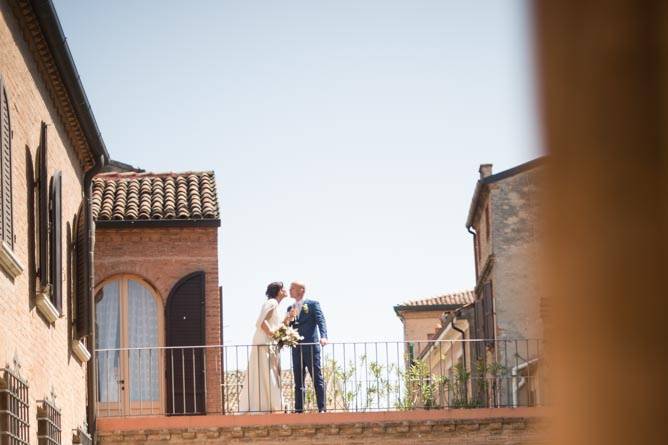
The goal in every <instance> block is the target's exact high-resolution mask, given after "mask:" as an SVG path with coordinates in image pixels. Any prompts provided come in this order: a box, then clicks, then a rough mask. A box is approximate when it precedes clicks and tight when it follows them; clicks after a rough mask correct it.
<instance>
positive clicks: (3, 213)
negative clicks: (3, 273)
mask: <svg viewBox="0 0 668 445" xmlns="http://www.w3.org/2000/svg"><path fill="white" fill-rule="evenodd" d="M11 143H12V134H11V125H10V121H9V101H8V100H7V92H6V91H5V88H4V85H3V82H2V78H1V77H0V240H2V241H4V242H5V243H6V244H7V245H9V246H10V247H12V248H13V247H14V228H13V226H12V148H11Z"/></svg>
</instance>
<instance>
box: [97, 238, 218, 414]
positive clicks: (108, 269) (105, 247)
mask: <svg viewBox="0 0 668 445" xmlns="http://www.w3.org/2000/svg"><path fill="white" fill-rule="evenodd" d="M200 270H201V271H204V272H205V274H206V278H205V279H206V281H205V308H206V311H205V314H206V320H205V323H206V338H205V340H206V344H209V345H218V344H220V343H221V340H222V339H221V301H220V297H219V290H218V286H219V284H218V229H217V228H211V227H201V228H198V227H178V228H138V229H100V228H98V229H97V230H96V232H95V283H96V288H97V287H98V286H99V285H100V284H101V283H103V282H104V281H106V280H109V279H110V278H113V277H114V276H117V275H121V274H130V275H134V276H137V277H139V278H142V279H143V280H144V281H146V282H147V283H149V284H150V285H151V286H152V287H153V289H154V290H155V291H156V293H157V294H158V295H159V297H160V298H161V300H162V304H163V307H164V305H165V303H166V300H167V297H168V296H169V293H170V291H171V290H172V288H173V286H174V285H175V284H176V283H177V282H178V281H179V280H180V279H181V278H183V277H185V276H186V275H188V274H190V273H192V272H196V271H200ZM161 334H164V333H161ZM213 353H214V352H213V351H210V353H209V354H208V355H207V368H208V369H207V388H208V393H207V403H206V409H207V412H220V410H221V400H220V391H217V390H215V388H220V384H221V375H220V366H218V365H219V363H220V360H217V359H216V357H214V356H212V355H211V354H213Z"/></svg>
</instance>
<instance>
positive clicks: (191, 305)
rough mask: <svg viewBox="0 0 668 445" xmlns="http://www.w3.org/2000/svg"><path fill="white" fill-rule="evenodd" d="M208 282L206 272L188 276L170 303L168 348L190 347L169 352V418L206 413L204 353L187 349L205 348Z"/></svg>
mask: <svg viewBox="0 0 668 445" xmlns="http://www.w3.org/2000/svg"><path fill="white" fill-rule="evenodd" d="M204 278H205V274H204V272H195V273H192V274H190V275H187V276H186V277H184V278H182V279H181V280H180V281H179V282H178V283H177V284H176V285H175V286H174V288H173V289H172V291H171V292H170V294H169V297H168V299H167V305H166V307H165V320H166V329H167V335H166V338H167V346H177V347H178V346H185V347H186V348H183V349H171V350H168V351H169V352H168V353H167V355H166V357H165V359H166V366H165V368H166V381H167V413H168V414H192V413H204V376H205V374H204V354H203V349H201V348H200V349H192V348H187V346H199V345H204V344H205V342H204V332H205V331H204ZM183 370H185V373H184V371H183ZM172 382H173V384H172ZM184 388H185V391H184Z"/></svg>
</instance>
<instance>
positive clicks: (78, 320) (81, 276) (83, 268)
mask: <svg viewBox="0 0 668 445" xmlns="http://www.w3.org/2000/svg"><path fill="white" fill-rule="evenodd" d="M89 209H90V207H89V206H88V199H87V198H84V200H83V202H82V203H81V206H80V207H79V213H78V214H77V219H76V227H75V228H74V230H75V233H74V236H75V245H74V256H75V258H74V271H75V272H74V273H75V282H76V285H75V286H76V288H75V292H74V295H75V298H76V303H75V310H76V315H75V326H76V330H77V337H79V338H81V337H85V336H86V335H89V334H90V329H91V319H90V317H91V296H92V289H91V283H92V280H91V279H90V276H91V271H92V262H91V257H92V242H91V241H92V240H91V238H90V233H89V230H88V228H89V227H92V224H91V221H90V219H91V214H90V210H89Z"/></svg>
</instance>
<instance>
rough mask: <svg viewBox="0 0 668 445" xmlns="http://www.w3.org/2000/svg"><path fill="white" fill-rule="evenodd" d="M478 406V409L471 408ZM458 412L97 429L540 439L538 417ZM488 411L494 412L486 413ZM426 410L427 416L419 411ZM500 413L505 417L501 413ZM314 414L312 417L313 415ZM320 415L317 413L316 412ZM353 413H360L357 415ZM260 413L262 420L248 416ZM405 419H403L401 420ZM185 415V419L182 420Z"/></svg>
mask: <svg viewBox="0 0 668 445" xmlns="http://www.w3.org/2000/svg"><path fill="white" fill-rule="evenodd" d="M475 411H478V410H475ZM479 411H485V413H484V414H481V415H480V417H478V418H476V417H475V413H471V414H473V415H467V416H462V417H460V416H457V415H456V414H457V412H456V411H452V410H451V411H440V412H410V413H366V414H363V415H360V414H357V415H350V414H349V415H337V414H326V415H317V414H315V415H310V416H309V417H306V418H305V416H308V415H280V414H279V415H273V416H271V415H270V416H227V417H228V418H222V417H219V418H218V419H213V418H208V419H205V420H207V421H208V422H206V423H207V425H206V426H205V425H202V422H198V423H197V424H196V425H193V426H189V427H188V426H183V427H165V426H164V425H163V427H157V428H152V427H151V425H150V424H148V425H147V426H146V427H145V428H141V429H134V430H128V429H124V430H113V429H107V428H103V430H102V431H98V434H97V439H98V443H100V444H105V445H106V444H108V445H120V444H128V443H148V444H150V443H168V444H173V445H177V444H179V445H180V444H194V443H227V444H241V443H262V444H267V445H272V444H279V443H286V442H289V443H296V444H312V443H317V444H322V445H326V444H332V445H334V444H341V443H344V444H356V445H361V444H387V445H404V444H418V443H419V444H433V445H437V444H458V445H465V444H466V445H475V444H480V445H482V444H514V445H517V444H543V443H546V441H545V439H544V437H543V435H544V432H543V431H544V428H545V423H544V420H543V419H542V417H536V416H531V415H527V416H517V415H514V414H513V415H512V416H511V415H510V413H509V412H508V411H507V410H499V412H498V413H496V415H495V414H494V412H493V411H492V410H479ZM490 411H492V412H490ZM423 413H426V414H425V415H422V414H423ZM504 413H507V414H505V415H506V416H507V417H506V416H504ZM314 416H316V417H314ZM318 416H319V417H318ZM355 416H357V417H358V418H357V419H355ZM249 417H256V418H257V417H263V419H249ZM402 418H403V419H402ZM186 420H187V419H186Z"/></svg>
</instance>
